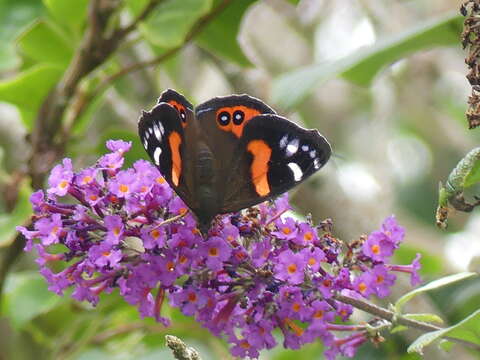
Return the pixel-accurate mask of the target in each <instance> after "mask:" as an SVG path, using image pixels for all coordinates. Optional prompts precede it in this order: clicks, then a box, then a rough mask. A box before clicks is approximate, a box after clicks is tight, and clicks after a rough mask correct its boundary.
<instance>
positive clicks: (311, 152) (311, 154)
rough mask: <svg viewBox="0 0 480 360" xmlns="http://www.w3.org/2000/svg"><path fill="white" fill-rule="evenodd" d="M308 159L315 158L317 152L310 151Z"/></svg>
mask: <svg viewBox="0 0 480 360" xmlns="http://www.w3.org/2000/svg"><path fill="white" fill-rule="evenodd" d="M309 154H310V157H311V158H312V159H313V158H314V157H315V156H317V152H316V151H315V150H312V151H310V152H309Z"/></svg>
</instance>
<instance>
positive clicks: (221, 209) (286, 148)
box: [138, 90, 331, 233]
mask: <svg viewBox="0 0 480 360" xmlns="http://www.w3.org/2000/svg"><path fill="white" fill-rule="evenodd" d="M138 128H139V136H140V139H141V140H142V143H143V145H144V147H145V150H146V151H147V153H148V154H149V156H150V157H151V159H152V161H153V162H154V163H155V165H156V166H157V167H158V168H159V170H160V172H161V173H162V175H163V176H164V177H165V179H166V180H167V182H168V183H169V184H170V185H171V186H172V188H173V189H174V190H175V191H176V193H177V194H178V195H179V196H180V197H181V198H182V200H183V201H184V202H185V203H186V205H187V206H188V207H189V208H190V209H191V210H192V212H193V213H194V214H195V215H196V217H197V219H198V221H199V226H200V229H201V230H202V232H203V233H205V232H206V230H208V228H209V227H210V223H211V221H212V219H213V218H214V217H215V216H216V215H218V214H223V213H228V212H235V211H239V210H241V209H243V208H246V207H249V206H253V205H255V204H258V203H260V202H262V201H265V200H268V199H270V198H273V197H275V196H278V195H280V194H281V193H283V192H285V191H287V190H289V189H290V188H292V187H293V186H294V185H296V184H298V183H300V182H301V181H303V180H305V179H306V178H307V177H309V176H310V175H312V174H313V173H314V172H315V171H317V170H318V169H320V168H321V167H322V166H323V165H324V164H325V163H326V162H327V161H328V159H329V157H330V153H331V150H330V145H329V144H328V142H327V141H326V140H325V138H324V137H323V136H321V135H320V134H319V133H318V131H316V130H306V129H303V128H301V127H299V126H297V125H295V124H294V123H292V122H290V121H289V120H287V119H285V118H282V117H280V116H278V115H276V114H275V112H274V111H273V110H272V109H271V108H270V107H269V106H267V105H266V104H264V103H263V102H261V101H260V100H258V99H255V98H253V97H250V96H248V95H231V96H226V97H217V98H213V99H211V100H209V101H207V102H205V103H203V104H201V105H199V106H197V107H196V108H194V107H193V106H192V105H191V104H190V102H188V101H187V100H186V99H185V98H184V97H183V96H182V95H180V94H179V93H177V92H175V91H174V90H166V91H165V92H164V93H163V94H162V95H161V96H160V99H159V101H158V104H157V105H156V106H155V107H154V108H153V109H152V110H151V111H149V112H143V114H142V116H141V117H140V120H139V123H138Z"/></svg>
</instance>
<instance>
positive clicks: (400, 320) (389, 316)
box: [335, 294, 480, 351]
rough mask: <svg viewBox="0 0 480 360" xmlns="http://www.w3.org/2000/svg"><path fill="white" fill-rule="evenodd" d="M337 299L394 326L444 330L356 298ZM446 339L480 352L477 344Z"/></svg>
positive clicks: (343, 296) (339, 296) (339, 297)
mask: <svg viewBox="0 0 480 360" xmlns="http://www.w3.org/2000/svg"><path fill="white" fill-rule="evenodd" d="M335 299H336V300H338V301H340V302H343V303H345V304H349V305H352V306H353V307H355V308H357V309H359V310H362V311H365V312H367V313H369V314H372V315H375V316H377V317H379V318H381V319H385V320H388V321H390V322H391V323H392V324H393V323H395V324H400V325H404V326H407V327H410V328H415V329H419V330H422V331H426V332H430V331H437V330H442V328H441V327H439V326H435V325H432V324H429V323H426V322H423V321H417V320H412V319H407V318H405V317H403V316H401V315H399V314H396V313H394V312H393V311H390V310H387V309H384V308H382V307H380V306H377V305H375V304H372V303H369V302H367V301H364V300H360V299H355V298H352V297H349V296H345V295H341V294H337V295H336V296H335ZM444 339H447V340H449V341H452V342H456V343H458V344H462V345H464V346H468V347H470V348H472V349H475V350H477V351H480V346H479V345H477V344H475V343H472V342H469V341H465V340H461V339H456V338H452V337H448V336H445V337H444Z"/></svg>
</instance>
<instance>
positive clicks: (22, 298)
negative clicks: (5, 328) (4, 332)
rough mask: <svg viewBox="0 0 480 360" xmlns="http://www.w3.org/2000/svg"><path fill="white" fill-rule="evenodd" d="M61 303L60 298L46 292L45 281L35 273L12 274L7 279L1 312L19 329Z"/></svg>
mask: <svg viewBox="0 0 480 360" xmlns="http://www.w3.org/2000/svg"><path fill="white" fill-rule="evenodd" d="M61 301H62V298H61V297H60V296H58V295H57V294H55V293H53V292H51V291H48V289H47V285H46V283H45V280H44V279H43V278H42V277H41V276H40V275H39V274H38V273H37V272H23V273H13V274H12V275H10V276H9V277H8V279H7V283H6V288H5V303H4V304H3V312H4V314H5V315H6V316H8V317H9V318H10V320H11V322H12V325H13V326H14V327H15V328H17V329H19V328H21V327H22V326H24V325H25V324H26V323H27V322H28V321H30V320H32V319H33V318H35V317H36V316H38V315H40V314H43V313H46V312H48V311H49V310H51V309H52V308H54V307H55V306H57V305H58V304H59V303H60V302H61Z"/></svg>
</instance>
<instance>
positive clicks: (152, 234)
mask: <svg viewBox="0 0 480 360" xmlns="http://www.w3.org/2000/svg"><path fill="white" fill-rule="evenodd" d="M150 235H151V236H152V237H153V238H154V239H156V238H158V237H159V236H160V231H158V230H157V229H155V230H152V231H150Z"/></svg>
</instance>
